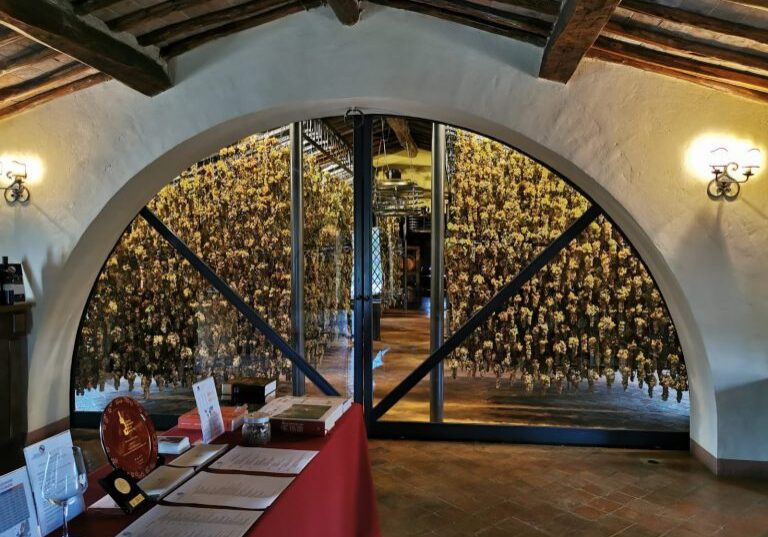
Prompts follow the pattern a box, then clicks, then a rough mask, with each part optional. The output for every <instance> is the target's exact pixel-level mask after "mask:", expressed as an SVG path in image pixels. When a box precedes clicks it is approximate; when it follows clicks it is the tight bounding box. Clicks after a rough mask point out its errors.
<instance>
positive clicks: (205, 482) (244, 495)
mask: <svg viewBox="0 0 768 537" xmlns="http://www.w3.org/2000/svg"><path fill="white" fill-rule="evenodd" d="M291 481H293V478H292V477H271V476H266V475H242V474H214V473H211V472H200V473H199V474H197V475H196V476H195V477H193V478H192V479H190V480H189V481H187V482H186V483H184V484H183V485H182V486H180V487H179V488H177V489H176V490H174V491H173V492H171V493H170V494H169V495H168V496H166V497H165V501H166V502H169V503H191V504H196V505H211V506H216V507H240V508H242V509H266V508H267V507H269V506H270V505H272V502H274V501H275V500H276V499H277V497H278V496H279V495H280V493H281V492H283V491H284V490H285V488H286V487H287V486H288V485H290V484H291Z"/></svg>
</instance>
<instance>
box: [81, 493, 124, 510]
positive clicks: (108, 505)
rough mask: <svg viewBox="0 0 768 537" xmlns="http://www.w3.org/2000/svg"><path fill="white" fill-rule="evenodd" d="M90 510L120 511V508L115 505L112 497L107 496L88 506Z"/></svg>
mask: <svg viewBox="0 0 768 537" xmlns="http://www.w3.org/2000/svg"><path fill="white" fill-rule="evenodd" d="M88 509H117V510H120V506H119V505H117V504H116V503H115V500H113V499H112V496H110V495H109V494H106V495H104V496H102V497H101V498H99V499H98V500H96V501H95V502H93V503H92V504H91V505H89V506H88Z"/></svg>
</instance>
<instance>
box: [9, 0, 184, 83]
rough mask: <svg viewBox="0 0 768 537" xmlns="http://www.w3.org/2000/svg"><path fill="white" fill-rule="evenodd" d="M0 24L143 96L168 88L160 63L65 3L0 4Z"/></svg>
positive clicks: (53, 0) (26, 0) (60, 0)
mask: <svg viewBox="0 0 768 537" xmlns="http://www.w3.org/2000/svg"><path fill="white" fill-rule="evenodd" d="M0 21H1V22H2V23H3V24H6V25H8V26H10V27H12V28H13V29H15V30H17V31H19V32H21V33H23V34H24V35H26V36H28V37H30V38H31V39H34V40H35V41H39V42H40V43H42V44H43V45H46V46H47V47H50V48H52V49H55V50H58V51H60V52H62V53H64V54H67V55H68V56H71V57H72V58H74V59H76V60H78V61H80V62H82V63H84V64H86V65H90V66H91V67H93V68H94V69H96V70H98V71H101V72H102V73H105V74H108V75H110V76H111V77H113V78H115V79H117V80H119V81H120V82H122V83H124V84H125V85H127V86H129V87H131V88H133V89H135V90H137V91H140V92H142V93H144V94H146V95H155V94H157V93H160V92H161V91H163V90H166V89H168V88H169V87H171V79H170V76H169V75H168V70H167V67H166V65H165V61H164V60H163V59H161V58H153V57H152V56H150V54H149V53H148V52H147V51H145V50H142V49H141V48H139V47H137V46H135V45H131V44H129V43H127V42H125V41H123V40H121V39H120V38H119V37H116V36H115V35H114V34H112V33H111V32H109V31H108V30H105V29H101V28H99V27H98V26H97V25H95V24H91V23H90V22H88V21H86V20H85V19H82V18H80V17H78V16H77V15H76V14H75V13H74V12H73V11H72V6H71V5H70V4H69V2H67V1H66V0H23V1H22V2H19V1H18V0H0Z"/></svg>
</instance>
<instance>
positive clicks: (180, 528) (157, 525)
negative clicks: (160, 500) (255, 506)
mask: <svg viewBox="0 0 768 537" xmlns="http://www.w3.org/2000/svg"><path fill="white" fill-rule="evenodd" d="M260 516H261V511H234V510H232V509H202V508H199V507H169V506H167V505H158V506H156V507H153V508H152V509H151V510H149V511H147V513H146V514H144V515H143V516H142V517H141V518H139V519H138V520H137V521H136V522H134V523H133V524H131V525H130V526H128V527H127V528H125V529H124V530H123V531H122V532H120V533H118V534H117V536H116V537H136V536H137V535H140V536H141V537H242V536H243V535H244V534H245V533H246V532H247V531H248V529H249V528H250V527H251V526H253V524H254V522H256V521H257V520H258V519H259V517H260Z"/></svg>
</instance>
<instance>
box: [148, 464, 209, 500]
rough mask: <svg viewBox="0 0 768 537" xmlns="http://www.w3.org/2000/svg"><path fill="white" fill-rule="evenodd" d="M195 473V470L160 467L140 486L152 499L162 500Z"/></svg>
mask: <svg viewBox="0 0 768 537" xmlns="http://www.w3.org/2000/svg"><path fill="white" fill-rule="evenodd" d="M194 473H195V469H194V468H175V467H173V466H160V467H158V468H155V469H154V470H152V472H150V474H149V475H148V476H146V477H145V478H144V479H142V480H141V481H139V483H138V485H139V488H140V489H141V490H143V491H144V492H146V493H147V496H149V497H150V498H154V499H160V498H162V497H163V496H165V495H166V494H168V493H169V492H170V491H172V490H173V489H175V488H176V487H178V486H179V485H180V484H182V483H183V482H184V481H186V480H187V479H189V478H190V477H192V476H193V475H194Z"/></svg>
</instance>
